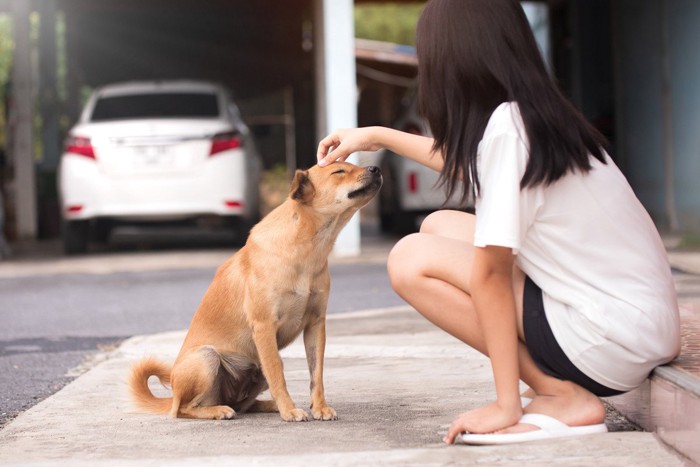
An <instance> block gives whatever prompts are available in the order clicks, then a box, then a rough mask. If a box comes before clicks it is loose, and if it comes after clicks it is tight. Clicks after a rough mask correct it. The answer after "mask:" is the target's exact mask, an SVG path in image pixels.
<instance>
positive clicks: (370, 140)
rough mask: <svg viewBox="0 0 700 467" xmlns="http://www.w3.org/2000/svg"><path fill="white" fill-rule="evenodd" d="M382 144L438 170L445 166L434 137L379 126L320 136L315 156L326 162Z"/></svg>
mask: <svg viewBox="0 0 700 467" xmlns="http://www.w3.org/2000/svg"><path fill="white" fill-rule="evenodd" d="M382 148H387V149H389V150H390V151H392V152H395V153H396V154H399V155H401V156H403V157H406V158H408V159H411V160H414V161H416V162H418V163H419V164H422V165H424V166H426V167H428V168H431V169H433V170H436V171H440V170H441V169H442V166H443V159H442V157H441V155H440V154H438V153H435V152H433V139H432V138H428V137H425V136H420V135H414V134H412V133H404V132H403V131H399V130H393V129H391V128H385V127H380V126H373V127H365V128H352V129H341V130H336V131H334V132H333V133H331V134H329V135H328V136H326V137H325V138H323V139H322V140H321V142H320V143H319V145H318V152H317V154H316V158H317V159H318V165H320V166H324V165H328V164H330V163H332V162H335V161H337V160H341V161H344V160H345V159H347V158H348V156H350V154H352V153H354V152H358V151H377V150H379V149H382Z"/></svg>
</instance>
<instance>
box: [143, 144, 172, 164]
mask: <svg viewBox="0 0 700 467" xmlns="http://www.w3.org/2000/svg"><path fill="white" fill-rule="evenodd" d="M173 162H174V155H173V151H172V148H171V147H170V146H137V147H135V148H134V163H135V165H136V166H138V167H169V166H171V165H173Z"/></svg>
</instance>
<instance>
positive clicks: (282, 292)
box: [129, 162, 382, 421]
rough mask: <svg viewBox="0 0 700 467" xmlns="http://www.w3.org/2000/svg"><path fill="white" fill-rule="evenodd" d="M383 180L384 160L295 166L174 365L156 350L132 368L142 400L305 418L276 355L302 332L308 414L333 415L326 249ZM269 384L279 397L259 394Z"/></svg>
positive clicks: (156, 407) (169, 409)
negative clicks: (285, 190)
mask: <svg viewBox="0 0 700 467" xmlns="http://www.w3.org/2000/svg"><path fill="white" fill-rule="evenodd" d="M381 184H382V176H381V171H380V170H379V168H378V167H367V168H362V167H357V166H355V165H352V164H348V163H345V162H337V163H334V164H330V165H328V166H326V167H319V166H314V167H312V168H311V169H309V170H307V171H300V170H297V172H296V174H295V176H294V180H293V181H292V186H291V190H290V194H289V197H288V198H287V200H286V201H285V202H284V203H283V204H282V205H280V206H279V207H277V208H276V209H275V210H273V211H272V212H271V213H270V214H268V215H267V216H266V217H265V218H264V219H262V221H260V223H258V224H257V225H256V226H255V227H253V229H252V230H251V232H250V236H249V237H248V241H247V242H246V244H245V246H244V247H243V248H241V249H240V251H238V252H237V253H236V254H235V255H233V256H232V257H231V258H230V259H228V260H227V261H226V262H225V263H224V264H223V265H222V266H221V267H220V268H219V270H218V271H217V273H216V276H215V277H214V280H213V282H212V284H211V285H210V287H209V290H207V292H206V293H205V295H204V298H203V299H202V302H201V304H200V306H199V308H198V309H197V312H196V313H195V315H194V318H193V319H192V323H191V324H190V329H189V332H188V333H187V337H186V338H185V341H184V343H183V345H182V348H181V349H180V354H179V355H178V357H177V359H176V361H175V364H174V365H173V367H172V369H171V368H170V366H169V365H167V364H165V363H162V362H159V361H157V360H155V359H152V358H146V359H144V360H142V361H140V362H139V363H137V364H136V365H135V366H134V368H133V370H132V374H131V379H130V382H129V385H130V387H131V392H132V394H133V396H134V399H135V401H136V403H137V404H138V405H139V406H140V407H141V408H143V409H146V410H147V411H150V412H157V413H169V414H170V416H172V417H187V418H211V419H230V418H234V417H235V415H236V413H237V412H239V413H240V412H245V411H257V412H274V411H279V413H280V416H281V417H282V419H284V420H286V421H302V420H307V419H308V415H307V414H306V412H305V411H304V410H301V409H298V408H296V407H295V405H294V402H293V401H292V399H291V397H289V393H288V392H287V384H286V382H285V379H284V374H283V371H282V360H281V358H280V355H279V349H282V348H284V347H285V346H287V345H288V344H289V343H291V342H292V341H293V340H294V339H296V337H297V336H299V334H300V333H301V332H302V331H304V345H305V348H306V358H307V361H308V365H309V372H310V375H311V413H312V415H313V417H314V419H317V420H319V419H322V420H335V419H337V415H336V413H335V410H333V409H332V408H331V407H329V406H328V404H326V400H325V396H324V390H323V356H324V351H325V345H326V320H325V319H326V305H327V303H328V292H329V288H330V275H329V272H328V255H329V254H330V252H331V249H332V248H333V244H334V243H335V240H336V237H337V236H338V233H339V232H340V230H341V229H342V228H343V226H344V225H345V224H346V223H347V222H348V220H350V218H351V217H352V215H353V214H354V213H355V212H356V211H357V210H358V209H360V208H361V207H362V206H364V205H365V204H367V202H368V201H369V200H370V199H371V198H372V197H373V196H374V195H375V194H376V193H377V191H378V190H379V188H380V186H381ZM151 375H155V376H157V377H158V378H159V379H160V381H161V382H162V383H163V384H165V385H170V386H171V387H172V391H173V397H172V398H156V397H154V396H153V394H152V393H151V391H150V389H149V388H148V378H149V376H151ZM268 385H269V388H270V393H271V394H272V397H273V399H274V400H271V401H259V400H257V399H256V398H257V396H258V395H259V394H260V393H261V392H262V391H264V390H265V389H267V388H268Z"/></svg>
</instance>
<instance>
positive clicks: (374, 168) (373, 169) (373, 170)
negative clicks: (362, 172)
mask: <svg viewBox="0 0 700 467" xmlns="http://www.w3.org/2000/svg"><path fill="white" fill-rule="evenodd" d="M367 171H368V172H369V173H371V174H375V175H379V174H381V173H382V169H380V168H379V167H377V166H376V165H370V166H369V167H367Z"/></svg>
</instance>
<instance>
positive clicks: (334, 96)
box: [314, 0, 360, 256]
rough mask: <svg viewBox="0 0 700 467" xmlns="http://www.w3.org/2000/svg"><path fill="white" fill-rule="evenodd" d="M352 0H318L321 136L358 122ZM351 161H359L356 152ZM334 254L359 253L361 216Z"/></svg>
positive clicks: (350, 225)
mask: <svg viewBox="0 0 700 467" xmlns="http://www.w3.org/2000/svg"><path fill="white" fill-rule="evenodd" d="M353 7H354V3H353V0H315V3H314V23H315V31H316V40H315V54H316V55H315V58H316V95H317V99H316V106H317V107H316V112H317V126H316V128H317V130H318V135H317V136H318V138H317V139H318V140H320V139H321V138H323V137H324V136H326V135H327V134H328V132H330V131H333V130H334V129H336V128H354V127H356V126H357V83H356V79H355V21H354V13H353ZM348 162H352V163H357V156H356V155H353V156H351V157H350V159H348ZM333 252H334V254H335V255H337V256H356V255H358V254H359V253H360V217H359V213H358V214H356V215H355V216H353V218H352V219H351V220H350V222H349V223H348V225H347V226H346V227H345V229H343V231H342V232H341V233H340V235H339V236H338V240H337V241H336V244H335V249H334V250H333Z"/></svg>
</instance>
